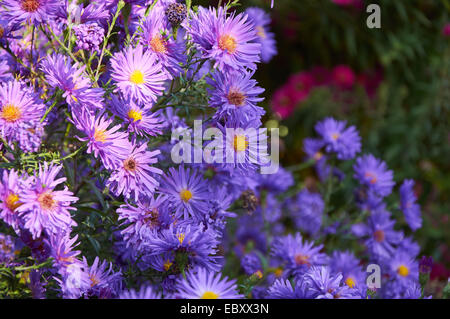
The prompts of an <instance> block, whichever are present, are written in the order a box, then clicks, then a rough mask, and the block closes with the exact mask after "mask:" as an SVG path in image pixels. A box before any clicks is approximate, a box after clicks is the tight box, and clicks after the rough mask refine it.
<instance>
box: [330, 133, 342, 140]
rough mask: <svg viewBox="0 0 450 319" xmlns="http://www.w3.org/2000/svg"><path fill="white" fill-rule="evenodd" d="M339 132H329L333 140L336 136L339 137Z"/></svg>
mask: <svg viewBox="0 0 450 319" xmlns="http://www.w3.org/2000/svg"><path fill="white" fill-rule="evenodd" d="M339 136H340V135H339V133H333V134H331V138H332V139H333V140H335V141H336V140H337V139H338V138H339Z"/></svg>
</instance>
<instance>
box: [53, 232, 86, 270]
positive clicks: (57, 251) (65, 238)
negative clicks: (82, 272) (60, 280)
mask: <svg viewBox="0 0 450 319" xmlns="http://www.w3.org/2000/svg"><path fill="white" fill-rule="evenodd" d="M77 240H78V235H75V237H73V238H72V239H71V238H70V235H69V233H59V234H56V235H54V236H51V237H50V239H49V240H48V246H49V247H50V257H52V258H53V266H55V267H56V268H57V270H58V272H59V273H60V274H64V273H65V272H66V271H67V268H68V267H69V266H70V265H73V264H79V265H81V260H79V259H77V256H78V255H79V254H80V253H81V252H80V251H79V250H73V249H74V248H75V247H76V246H77V245H78V244H79V243H76V241H77Z"/></svg>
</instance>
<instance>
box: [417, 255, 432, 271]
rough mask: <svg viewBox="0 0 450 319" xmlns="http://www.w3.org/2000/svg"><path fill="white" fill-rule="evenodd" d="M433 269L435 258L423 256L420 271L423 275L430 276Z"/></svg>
mask: <svg viewBox="0 0 450 319" xmlns="http://www.w3.org/2000/svg"><path fill="white" fill-rule="evenodd" d="M432 269H433V257H431V256H429V257H427V256H422V258H420V261H419V271H420V273H422V274H428V273H430V272H431V270H432Z"/></svg>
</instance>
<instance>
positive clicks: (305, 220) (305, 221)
mask: <svg viewBox="0 0 450 319" xmlns="http://www.w3.org/2000/svg"><path fill="white" fill-rule="evenodd" d="M289 206H290V208H291V211H292V215H293V217H294V221H295V224H296V225H297V227H299V228H300V229H301V230H303V231H305V232H307V233H310V234H316V233H317V232H318V231H319V229H320V227H321V226H322V214H323V210H324V207H325V205H324V202H323V200H322V197H321V196H320V194H318V193H312V192H309V191H308V190H307V189H304V190H302V191H301V192H299V193H298V194H297V196H296V198H295V199H294V201H293V203H292V204H291V205H289Z"/></svg>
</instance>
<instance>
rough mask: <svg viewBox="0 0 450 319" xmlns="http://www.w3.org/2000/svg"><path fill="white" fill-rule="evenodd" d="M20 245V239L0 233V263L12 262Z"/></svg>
mask: <svg viewBox="0 0 450 319" xmlns="http://www.w3.org/2000/svg"><path fill="white" fill-rule="evenodd" d="M22 246H23V244H22V243H21V241H20V240H18V239H16V238H14V237H12V236H9V235H5V234H2V233H0V264H5V265H8V264H9V263H10V262H12V261H13V260H14V259H15V258H16V255H17V253H18V252H20V249H21V248H22Z"/></svg>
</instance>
